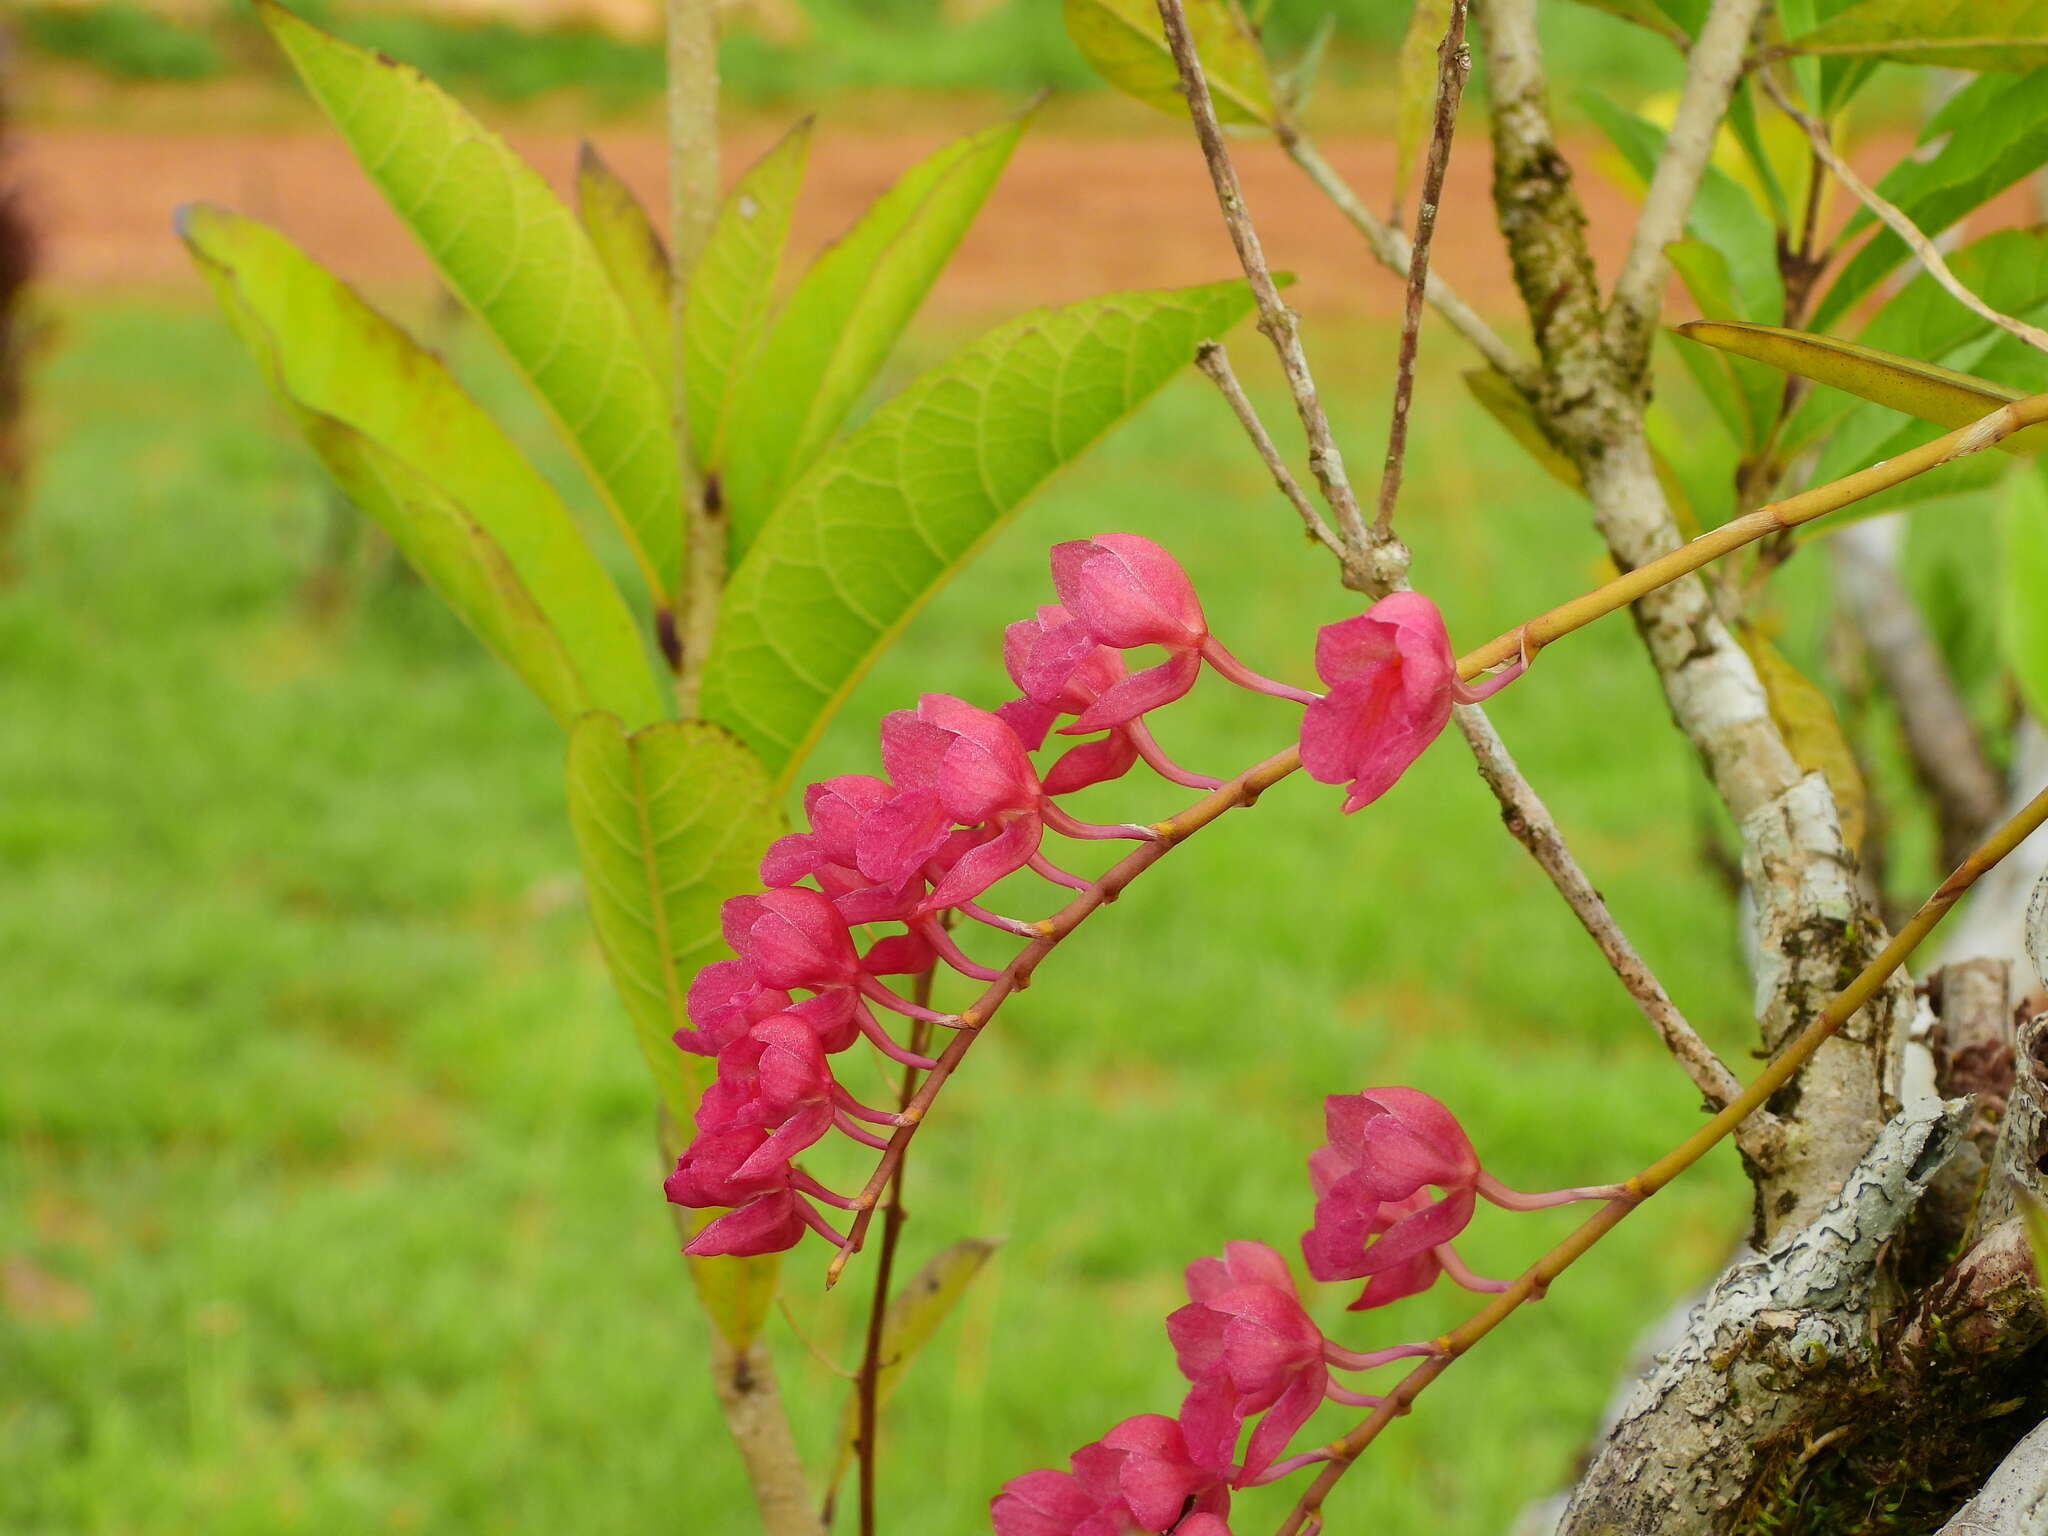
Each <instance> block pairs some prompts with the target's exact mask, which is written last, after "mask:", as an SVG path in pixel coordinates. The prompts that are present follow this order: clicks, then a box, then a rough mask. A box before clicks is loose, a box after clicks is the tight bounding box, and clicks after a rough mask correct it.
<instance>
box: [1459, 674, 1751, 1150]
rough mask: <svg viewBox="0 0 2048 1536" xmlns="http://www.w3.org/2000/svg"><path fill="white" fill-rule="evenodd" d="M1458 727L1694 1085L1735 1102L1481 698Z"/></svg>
mask: <svg viewBox="0 0 2048 1536" xmlns="http://www.w3.org/2000/svg"><path fill="white" fill-rule="evenodd" d="M1452 718H1453V719H1454V720H1456V721H1457V724H1458V729H1459V730H1460V731H1461V732H1463V733H1464V736H1465V740H1466V742H1467V744H1469V745H1470V746H1471V748H1472V756H1473V758H1474V760H1475V761H1476V762H1477V763H1478V764H1479V776H1480V777H1481V778H1483V779H1484V780H1486V786H1487V788H1489V789H1491V790H1492V791H1493V793H1494V797H1495V798H1496V799H1498V800H1499V801H1500V806H1501V819H1502V820H1503V821H1504V822H1505V823H1506V824H1507V829H1508V830H1509V831H1510V832H1512V833H1513V834H1514V835H1515V839H1516V841H1518V842H1519V843H1521V845H1522V846H1523V847H1524V848H1527V849H1528V850H1529V852H1530V854H1531V856H1532V857H1534V859H1535V860H1536V863H1537V864H1538V866H1539V867H1541V869H1542V870H1543V872H1544V873H1545V874H1546V875H1548V876H1549V877H1550V883H1551V884H1552V885H1554V886H1556V887H1557V891H1558V894H1559V895H1561V896H1562V897H1564V899H1565V904H1566V905H1567V906H1569V907H1570V908H1571V909H1572V914H1573V915H1574V916H1575V917H1577V918H1578V920H1579V923H1580V925H1581V926H1582V927H1584V928H1585V930H1586V932H1587V933H1588V934H1589V935H1591V936H1592V939H1593V942H1594V943H1595V944H1596V945H1598V946H1599V948H1600V953H1601V955H1602V956H1603V957H1605V959H1606V961H1607V964H1608V965H1609V967H1611V968H1612V970H1613V971H1614V974H1615V975H1616V976H1617V977H1619V978H1620V980H1621V984H1622V986H1623V987H1624V988H1626V989H1627V991H1628V995H1629V996H1630V997H1632V998H1634V999H1635V1001H1636V1006H1637V1007H1638V1008H1640V1009H1642V1011H1643V1017H1644V1018H1646V1019H1648V1020H1649V1021H1650V1024H1651V1026H1652V1027H1653V1028H1655V1030H1656V1031H1657V1034H1658V1036H1659V1037H1660V1038H1661V1039H1662V1040H1663V1042H1664V1047H1665V1049H1666V1050H1668V1051H1670V1052H1671V1054H1672V1056H1673V1058H1674V1059H1676V1060H1677V1062H1678V1064H1679V1066H1681V1067H1682V1068H1684V1069H1685V1075H1686V1076H1687V1077H1689V1078H1691V1079H1692V1082H1693V1086H1694V1087H1696V1088H1698V1089H1699V1091H1700V1092H1701V1093H1702V1094H1703V1095H1705V1097H1706V1099H1707V1102H1708V1103H1710V1104H1712V1105H1713V1106H1714V1107H1715V1108H1716V1109H1720V1108H1722V1107H1723V1106H1724V1105H1726V1104H1728V1103H1729V1102H1730V1101H1732V1100H1733V1099H1734V1098H1735V1096H1736V1095H1737V1094H1738V1093H1740V1092H1741V1091H1742V1084H1741V1082H1740V1081H1739V1080H1737V1078H1736V1076H1735V1074H1734V1073H1733V1072H1730V1071H1729V1070H1728V1068H1727V1066H1726V1065H1725V1064H1724V1063H1723V1062H1722V1061H1721V1058H1720V1057H1719V1056H1716V1055H1715V1054H1714V1049H1713V1047H1712V1046H1710V1045H1708V1044H1707V1042H1706V1041H1704V1040H1702V1039H1701V1038H1700V1036H1699V1033H1698V1031H1696V1030H1695V1029H1694V1028H1693V1027H1692V1025H1691V1024H1690V1023H1689V1022H1688V1021H1687V1019H1686V1017H1685V1015H1684V1014H1683V1013H1681V1012H1679V1010H1678V1005H1677V1004H1676V1003H1674V1002H1672V1001H1671V996H1670V994H1669V993H1667V992H1666V991H1665V990H1664V987H1663V984H1662V983H1661V982H1659V981H1658V980H1657V977H1656V975H1655V973H1654V972H1652V971H1651V969H1650V967H1649V964H1648V963H1647V962H1646V961H1645V960H1644V959H1643V957H1642V956H1641V955H1640V954H1638V953H1637V952H1636V948H1635V946H1634V945H1633V944H1631V943H1630V942H1629V940H1628V935H1627V934H1625V933H1623V932H1622V931H1621V927H1620V925H1619V924H1617V923H1616V922H1615V920H1614V914H1613V913H1611V912H1609V911H1608V910H1607V903H1606V902H1605V901H1604V900H1603V899H1602V898H1601V895H1600V893H1599V892H1598V891H1596V890H1595V889H1593V883H1592V882H1591V881H1590V880H1588V879H1587V878H1586V873H1585V871H1584V870H1583V869H1581V868H1580V867H1579V862H1578V860H1577V859H1575V858H1574V857H1573V856H1572V851H1571V849H1570V848H1569V847H1568V846H1566V844H1565V840H1564V834H1563V833H1562V832H1561V831H1559V830H1558V825H1557V822H1556V819H1555V818H1553V817H1552V816H1551V814H1550V807H1548V806H1547V805H1545V804H1544V803H1543V800H1542V797H1541V796H1539V795H1538V794H1537V793H1536V791H1535V789H1534V787H1532V786H1531V785H1530V783H1529V781H1528V780H1527V779H1526V778H1524V777H1523V776H1522V770H1521V769H1520V768H1518V767H1516V766H1515V760H1514V758H1513V757H1511V756H1510V755H1509V754H1508V749H1507V744H1506V743H1505V742H1503V741H1502V740H1501V739H1500V733H1499V732H1498V731H1496V730H1495V729H1494V728H1493V722H1492V721H1491V720H1489V719H1488V718H1487V717H1486V712H1485V710H1483V709H1481V708H1480V707H1479V706H1478V705H1477V704H1468V705H1464V706H1461V707H1460V708H1458V709H1456V710H1453V711H1452ZM1768 1116H1769V1112H1768V1111H1760V1112H1759V1116H1758V1120H1759V1122H1760V1123H1761V1122H1762V1121H1764V1120H1767V1119H1768ZM1746 1129H1749V1130H1768V1126H1765V1125H1761V1124H1759V1125H1753V1126H1751V1127H1748V1128H1746Z"/></svg>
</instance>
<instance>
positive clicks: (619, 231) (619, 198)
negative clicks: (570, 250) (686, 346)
mask: <svg viewBox="0 0 2048 1536" xmlns="http://www.w3.org/2000/svg"><path fill="white" fill-rule="evenodd" d="M576 215H577V217H578V218H580V219H581V220H582V221H583V232H584V233H585V234H587V235H589V236H590V244H591V246H592V248H593V249H595V250H596V252H597V259H598V260H599V261H600V262H601V263H603V265H604V270H605V275H606V276H607V277H609V278H610V279H611V280H612V287H613V288H614V289H615V290H616V291H617V292H618V295H619V298H620V299H621V300H622V301H624V303H625V306H626V313H627V314H628V315H630V316H631V317H632V322H633V335H634V336H635V338H637V339H638V341H639V343H640V350H641V353H642V354H643V355H644V356H645V357H646V359H647V366H648V368H649V369H650V370H652V372H653V374H654V377H655V379H656V380H657V381H658V382H659V383H660V384H661V386H662V389H663V390H664V391H665V392H667V393H668V394H669V396H670V397H671V398H673V396H674V393H675V388H674V378H675V351H674V337H675V325H674V322H673V320H672V318H671V316H670V301H671V296H672V295H671V289H672V287H673V285H674V281H675V278H674V273H673V270H672V269H671V268H670V266H669V262H668V247H667V246H665V245H663V244H662V240H661V234H660V232H659V231H658V230H656V229H655V227H654V221H653V220H652V219H650V218H649V217H648V216H647V210H646V209H645V208H643V207H641V206H640V199H639V198H637V197H635V196H634V195H633V189H632V188H631V187H629V186H627V185H626V184H625V183H624V182H623V181H621V180H619V177H618V174H617V172H615V171H613V170H612V168H611V167H610V166H609V165H607V164H606V163H605V159H604V156H602V155H600V154H599V153H598V152H597V146H596V145H595V144H592V143H591V142H590V141H589V140H587V139H586V140H585V141H584V142H583V144H582V146H581V147H580V148H579V149H578V151H577V154H576Z"/></svg>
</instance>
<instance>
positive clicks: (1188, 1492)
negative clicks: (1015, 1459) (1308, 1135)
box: [989, 1088, 1623, 1536]
mask: <svg viewBox="0 0 2048 1536" xmlns="http://www.w3.org/2000/svg"><path fill="white" fill-rule="evenodd" d="M1324 1118H1325V1124H1326V1128H1327V1132H1328V1136H1329V1141H1328V1143H1327V1144H1326V1145H1324V1146H1322V1147H1319V1148H1318V1149H1317V1150H1316V1151H1315V1152H1314V1153H1313V1154H1312V1155H1311V1156H1310V1157H1309V1162H1308V1166H1309V1180H1310V1183H1311V1185H1312V1186H1313V1188H1314V1190H1315V1196H1316V1204H1315V1218H1314V1223H1313V1225H1312V1226H1311V1227H1310V1228H1309V1230H1308V1231H1306V1232H1304V1233H1303V1234H1302V1235H1301V1252H1302V1257H1303V1258H1304V1259H1305V1260H1306V1261H1307V1264H1308V1271H1309V1273H1310V1274H1311V1275H1313V1276H1314V1277H1315V1278H1316V1279H1318V1280H1358V1279H1363V1280H1364V1281H1365V1282H1366V1284H1365V1288H1364V1289H1363V1290H1362V1291H1361V1292H1360V1293H1359V1295H1358V1298H1357V1299H1356V1300H1355V1301H1353V1302H1352V1303H1351V1310H1353V1311H1359V1310H1363V1309H1367V1308H1372V1307H1381V1306H1385V1305H1386V1304H1387V1303H1388V1302H1392V1301H1398V1300H1400V1299H1401V1298H1402V1297H1405V1296H1412V1295H1414V1294H1416V1293H1417V1292H1419V1291H1424V1290H1427V1289H1428V1288H1429V1287H1430V1286H1432V1285H1434V1284H1435V1283H1436V1280H1437V1277H1438V1276H1439V1275H1449V1276H1450V1277H1451V1279H1452V1280H1454V1281H1455V1282H1457V1283H1458V1284H1459V1285H1462V1286H1464V1287H1465V1288H1466V1289H1468V1290H1474V1291H1500V1290H1504V1289H1505V1288H1506V1285H1507V1282H1505V1281H1501V1280H1488V1279H1485V1278H1482V1277H1481V1276H1478V1275H1475V1274H1474V1273H1472V1271H1471V1270H1470V1269H1468V1268H1467V1267H1466V1266H1465V1264H1464V1263H1463V1261H1462V1260H1460V1259H1459V1257H1458V1255H1457V1253H1456V1251H1455V1250H1454V1249H1453V1248H1452V1246H1451V1240H1452V1239H1453V1238H1455V1237H1456V1236H1457V1235H1458V1234H1459V1233H1460V1232H1462V1231H1464V1229H1465V1227H1466V1225H1467V1224H1468V1223H1469V1222H1470V1221H1471V1219H1472V1214H1473V1211H1474V1209H1475V1208H1476V1206H1477V1204H1478V1201H1479V1200H1481V1199H1485V1200H1489V1201H1491V1202H1492V1203H1493V1204H1495V1205H1499V1206H1502V1207H1505V1208H1506V1209H1508V1210H1518V1211H1528V1210H1538V1209H1542V1208H1544V1207H1547V1206H1553V1205H1563V1204H1566V1203H1567V1202H1570V1201H1574V1200H1608V1199H1613V1198H1615V1197H1616V1196H1618V1195H1620V1194H1622V1193H1623V1190H1622V1187H1621V1186H1618V1185H1602V1186H1592V1187H1585V1188H1578V1189H1560V1190H1554V1191H1551V1192H1549V1193H1545V1194H1524V1193H1522V1192H1520V1191H1518V1190H1513V1189H1510V1188H1508V1187H1507V1186H1506V1185H1505V1184H1502V1183H1501V1182H1500V1180H1498V1179H1496V1178H1495V1177H1493V1175H1491V1174H1489V1173H1487V1172H1486V1171H1485V1170H1484V1169H1482V1168H1481V1167H1480V1165H1479V1156H1478V1154H1477V1153H1476V1152H1475V1151H1474V1150H1473V1147H1472V1142H1471V1140H1470V1138H1468V1137H1467V1136H1466V1134H1465V1132H1464V1129H1463V1128H1462V1127H1461V1126H1460V1125H1459V1124H1458V1122H1457V1120H1456V1118H1455V1117H1454V1116H1453V1115H1452V1114H1451V1112H1450V1111H1449V1110H1448V1109H1446V1108H1445V1107H1444V1106H1443V1105H1442V1104H1440V1103H1438V1102H1437V1101H1436V1100H1435V1099H1433V1098H1431V1097H1430V1096H1429V1095H1428V1094H1426V1093H1422V1092H1419V1091H1417V1090H1416V1089H1413V1088H1370V1089H1367V1090H1366V1091H1365V1092H1363V1093H1353V1094H1332V1095H1331V1096H1330V1097H1329V1098H1328V1099H1327V1100H1325V1101H1324ZM1433 1191H1434V1192H1433ZM1187 1290H1188V1305H1186V1306H1184V1307H1182V1308H1181V1309H1180V1310H1179V1311H1177V1312H1175V1313H1173V1314H1172V1315H1171V1316H1169V1317H1168V1318H1167V1320H1166V1334H1167V1338H1168V1339H1169V1340H1170V1341H1171V1342H1172V1344H1173V1349H1174V1355H1175V1357H1176V1359H1177V1360H1178V1362H1179V1365H1180V1369H1181V1374H1183V1375H1184V1376H1186V1377H1187V1378H1188V1381H1189V1383H1190V1386H1189V1389H1188V1393H1187V1396H1186V1398H1185V1399H1184V1400H1183V1401H1182V1403H1181V1408H1180V1415H1179V1417H1178V1418H1177V1419H1169V1418H1166V1417H1164V1416H1163V1415H1161V1414H1140V1415H1138V1416H1137V1417H1135V1418H1130V1419H1126V1420H1124V1421H1123V1422H1122V1423H1121V1424H1119V1425H1117V1426H1116V1427H1115V1428H1114V1429H1112V1430H1110V1431H1109V1433H1108V1434H1106V1435H1104V1436H1103V1437H1102V1438H1101V1439H1100V1440H1097V1441H1095V1442H1093V1443H1091V1444H1089V1445H1085V1446H1083V1447H1081V1449H1079V1450H1078V1451H1076V1452H1074V1454H1073V1457H1072V1460H1071V1467H1072V1470H1071V1471H1069V1472H1054V1471H1049V1470H1041V1471H1036V1472H1026V1473H1024V1474H1023V1475H1022V1476H1020V1477H1014V1478H1012V1479H1011V1480H1010V1481H1009V1482H1008V1483H1006V1484H1004V1485H1003V1489H1002V1491H1001V1492H1000V1493H998V1494H997V1495H996V1497H995V1499H994V1500H993V1501H992V1502H991V1504H990V1506H989V1508H990V1515H991V1518H992V1519H993V1521H994V1523H995V1529H996V1533H997V1536H1124V1533H1127V1532H1141V1531H1142V1532H1164V1531H1173V1532H1175V1533H1176V1536H1229V1527H1228V1526H1227V1525H1226V1524H1225V1523H1224V1520H1225V1517H1226V1516H1227V1515H1228V1514H1229V1513H1230V1495H1231V1492H1232V1490H1234V1489H1239V1488H1250V1487H1254V1486H1257V1485H1258V1484H1261V1483H1269V1482H1273V1481H1275V1480H1276V1479H1278V1478H1281V1477H1284V1476H1286V1475H1287V1474H1288V1473H1289V1472H1293V1471H1296V1470H1298V1469H1300V1468H1302V1467H1306V1466H1310V1465H1313V1464H1314V1463H1316V1462H1319V1461H1322V1460H1324V1459H1326V1457H1327V1455H1328V1453H1327V1451H1325V1450H1321V1449H1318V1450H1313V1451H1308V1452H1305V1453H1303V1454H1301V1455H1297V1456H1292V1457H1285V1459H1283V1456H1284V1453H1285V1451H1286V1449H1287V1445H1288V1443H1289V1442H1290V1441H1291V1440H1292V1439H1293V1438H1294V1436H1295V1435H1296V1434H1297V1433H1298V1432H1299V1431H1300V1429H1301V1427H1302V1426H1303V1425H1304V1424H1306V1423H1307V1422H1308V1419H1309V1416H1310V1415H1311V1414H1312V1413H1314V1412H1315V1410H1316V1409H1317V1407H1318V1406H1320V1405H1321V1404H1322V1402H1323V1401H1324V1400H1325V1399H1326V1398H1327V1399H1329V1400H1330V1401H1333V1402H1338V1403H1346V1404H1350V1405H1351V1406H1354V1407H1374V1406H1377V1405H1378V1404H1379V1402H1380V1399H1379V1398H1377V1397H1370V1396H1366V1395H1363V1394H1361V1393H1358V1392H1355V1391H1353V1390H1352V1389H1350V1388H1348V1387H1345V1386H1342V1385H1340V1384H1338V1383H1337V1382H1336V1381H1334V1380H1333V1379H1332V1378H1331V1375H1330V1373H1331V1371H1332V1370H1333V1369H1335V1370H1345V1371H1364V1370H1370V1369H1372V1368H1373V1367H1375V1366H1380V1365H1386V1364H1388V1363H1390V1362H1392V1361H1395V1360H1401V1359H1408V1358H1413V1357H1416V1356H1422V1355H1432V1354H1436V1353H1438V1352H1439V1348H1440V1346H1439V1345H1437V1344H1434V1343H1411V1344H1396V1345H1393V1346H1391V1347H1389V1348H1385V1349H1379V1350H1373V1351H1370V1352H1366V1353H1359V1352H1357V1351H1353V1350H1350V1349H1346V1348H1345V1347H1343V1346H1342V1345H1340V1344H1338V1343H1336V1342H1335V1341H1333V1340H1331V1339H1328V1338H1325V1337H1324V1335H1323V1332H1322V1330H1321V1329H1320V1328H1318V1327H1317V1326H1316V1324H1315V1322H1314V1321H1313V1320H1312V1319H1311V1318H1310V1317H1309V1315H1308V1311H1307V1309H1306V1308H1305V1307H1304V1306H1303V1305H1302V1302H1301V1297H1300V1295H1299V1293H1298V1292H1297V1291H1296V1290H1295V1286H1294V1279H1293V1276H1292V1275H1291V1274H1290V1273H1289V1271H1288V1268H1287V1261H1286V1260H1285V1259H1284V1258H1282V1257H1281V1256H1280V1254H1279V1253H1278V1252H1276V1251H1275V1250H1274V1249H1272V1248H1270V1247H1268V1246H1267V1245H1266V1244H1264V1243H1257V1242H1246V1241H1236V1242H1230V1243H1226V1244H1224V1248H1223V1256H1222V1257H1221V1258H1201V1259H1197V1260H1195V1262H1194V1263H1192V1264H1190V1265H1189V1266H1188V1268H1187ZM1254 1420H1256V1427H1255V1428H1253V1430H1252V1432H1251V1436H1250V1438H1249V1440H1248V1441H1246V1442H1245V1445H1244V1450H1243V1455H1242V1458H1240V1456H1239V1451H1238V1443H1239V1441H1240V1439H1241V1438H1242V1437H1243V1435H1244V1430H1245V1427H1246V1425H1247V1424H1249V1423H1252V1422H1253V1421H1254Z"/></svg>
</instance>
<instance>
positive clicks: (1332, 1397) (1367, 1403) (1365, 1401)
mask: <svg viewBox="0 0 2048 1536" xmlns="http://www.w3.org/2000/svg"><path fill="white" fill-rule="evenodd" d="M1323 1396H1324V1397H1325V1398H1326V1399H1327V1400H1328V1401H1330V1402H1333V1403H1342V1404H1343V1405H1344V1406H1345V1407H1346V1408H1377V1407H1379V1405H1380V1404H1381V1403H1384V1402H1385V1401H1386V1399H1385V1398H1384V1397H1374V1396H1373V1395H1372V1394H1371V1393H1370V1392H1354V1391H1352V1390H1351V1389H1350V1388H1349V1387H1340V1386H1338V1385H1337V1383H1336V1382H1334V1381H1332V1382H1328V1383H1326V1384H1325V1385H1324V1387H1323Z"/></svg>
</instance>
